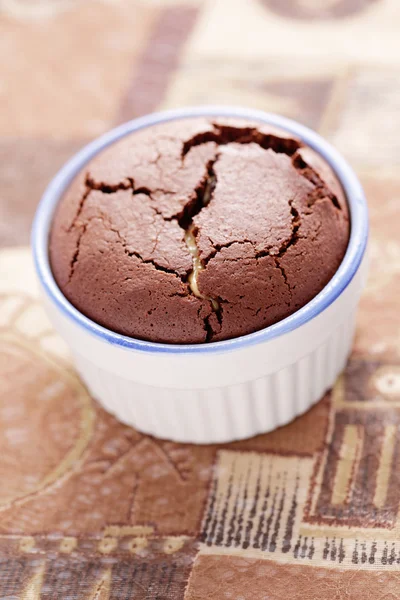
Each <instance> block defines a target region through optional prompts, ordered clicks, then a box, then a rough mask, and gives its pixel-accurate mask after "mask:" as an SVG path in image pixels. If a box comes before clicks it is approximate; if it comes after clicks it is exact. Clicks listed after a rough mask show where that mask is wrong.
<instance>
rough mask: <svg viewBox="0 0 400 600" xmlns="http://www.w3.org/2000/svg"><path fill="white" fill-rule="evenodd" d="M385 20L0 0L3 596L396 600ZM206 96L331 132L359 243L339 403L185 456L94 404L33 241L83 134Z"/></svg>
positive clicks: (395, 53)
mask: <svg viewBox="0 0 400 600" xmlns="http://www.w3.org/2000/svg"><path fill="white" fill-rule="evenodd" d="M178 2H179V4H178ZM399 24H400V3H399V2H398V0H324V1H322V0H210V1H209V2H201V1H200V0H198V1H196V0H164V1H163V0H158V1H157V0H142V1H139V0H107V1H106V0H102V1H101V0H97V1H96V0H0V56H1V59H0V105H1V110H0V211H1V212H0V214H1V219H0V243H1V245H2V248H3V249H2V250H1V251H0V597H1V598H2V599H9V600H11V599H13V600H14V599H19V598H21V599H25V600H28V599H29V600H33V599H39V598H40V599H43V600H50V599H51V600H54V599H64V600H68V599H71V600H73V599H74V600H75V599H82V600H89V599H91V600H106V599H107V600H122V599H131V598H132V599H138V600H142V599H152V600H153V599H154V600H155V599H159V600H164V599H168V600H172V599H174V600H179V599H183V598H184V599H185V600H200V599H201V600H223V599H231V600H267V599H268V600H283V599H285V600H297V599H301V600H304V599H308V600H313V599H317V598H318V599H323V600H341V599H346V600H353V599H354V600H356V599H357V600H358V599H361V598H363V599H373V600H384V599H386V600H395V599H398V598H400V519H399V502H400V468H399V466H398V464H399V460H400V316H399V301H398V296H399V293H400V241H399V233H398V229H399V215H400V197H399V194H400V175H399V172H400V171H399V166H400V158H399V157H400V68H399V55H400V36H399ZM203 102H214V103H234V104H242V105H248V106H252V107H257V108H261V109H265V110H271V111H277V112H280V113H283V114H285V115H288V116H290V117H294V118H295V119H298V120H300V121H302V122H304V123H306V124H307V125H309V126H311V127H313V128H315V129H317V130H318V131H319V132H321V133H322V134H323V135H325V136H326V137H327V138H328V139H329V140H331V141H332V142H333V143H334V144H336V146H337V147H338V148H339V149H340V150H341V151H342V152H343V153H344V154H345V156H346V157H347V158H348V159H349V160H350V161H351V163H352V164H353V165H354V167H355V168H356V170H357V171H358V173H359V174H360V176H361V178H362V181H363V183H364V185H365V188H366V192H367V195H368V200H369V204H370V210H371V221H372V239H371V246H370V255H371V276H370V279H369V285H368V287H367V289H366V292H365V294H364V297H363V300H362V303H361V309H360V311H359V319H358V331H357V336H356V341H355V347H354V352H353V355H352V357H351V360H350V362H349V365H348V368H347V370H346V372H345V373H344V374H343V376H342V378H341V379H340V381H338V383H337V385H336V386H335V388H334V390H333V391H332V392H331V393H329V394H328V395H327V396H326V397H325V398H324V399H323V400H322V401H321V402H320V403H319V404H318V405H317V406H315V408H313V409H312V410H311V411H310V412H309V413H307V414H306V415H304V416H303V417H301V418H299V419H298V420H296V421H295V422H294V423H292V424H291V425H289V426H287V427H285V428H283V429H280V430H278V431H276V432H274V433H271V434H268V435H264V436H259V437H257V438H254V439H252V440H248V441H245V442H240V443H234V444H230V445H226V446H208V447H195V446H191V445H178V444H174V443H170V442H165V441H160V440H156V439H153V438H150V437H146V436H144V435H141V434H140V433H138V432H136V431H134V430H133V429H130V428H128V427H126V426H124V425H121V424H120V423H118V422H117V421H116V420H115V419H114V418H113V417H111V416H109V415H108V414H106V413H105V412H104V410H102V409H101V408H100V407H99V405H98V404H97V403H96V402H95V401H93V400H92V399H91V398H90V397H89V395H88V393H87V391H86V389H85V388H84V386H83V385H82V383H81V382H80V381H79V379H78V377H77V375H76V374H75V372H74V369H73V367H72V366H71V363H70V360H69V357H68V352H67V350H66V348H65V347H64V345H63V343H62V341H61V340H60V339H59V338H58V337H57V336H56V335H55V334H54V333H53V331H52V330H51V327H50V325H49V323H48V322H47V320H46V317H45V315H44V313H43V311H42V307H41V304H40V302H39V301H38V300H37V296H36V287H35V279H34V274H33V269H32V264H31V257H30V252H29V249H28V247H27V244H28V242H29V228H30V224H31V220H32V215H33V212H34V209H35V207H36V205H37V202H38V200H39V197H40V195H41V192H42V191H43V189H44V186H45V185H46V183H47V182H48V180H49V178H50V177H51V176H52V175H53V174H54V173H55V171H56V170H57V169H58V167H60V166H61V165H62V163H63V162H64V161H65V160H66V158H67V157H69V156H70V155H71V154H72V153H73V152H75V151H76V150H77V149H78V148H79V147H80V146H81V145H82V144H83V143H85V142H86V141H88V140H89V139H91V138H92V137H94V136H97V135H98V134H100V133H102V132H103V131H105V130H107V129H108V128H110V127H111V126H113V125H115V124H117V123H120V122H122V121H125V120H128V119H130V118H132V117H135V116H137V115H140V114H143V113H146V112H150V111H153V110H155V109H158V108H161V107H176V106H182V105H187V104H199V103H203Z"/></svg>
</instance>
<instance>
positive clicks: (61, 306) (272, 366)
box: [32, 107, 368, 443]
mask: <svg viewBox="0 0 400 600" xmlns="http://www.w3.org/2000/svg"><path fill="white" fill-rule="evenodd" d="M193 116H225V117H244V118H246V119H250V120H258V121H261V122H263V123H268V124H271V125H274V126H277V127H281V128H283V129H286V130H287V131H289V132H291V133H292V134H294V135H295V136H297V137H299V138H300V139H302V140H303V141H304V142H305V144H307V145H309V146H311V148H313V149H314V150H316V151H317V152H318V153H319V154H320V155H322V157H323V158H324V159H325V160H326V161H327V162H328V163H329V164H330V166H331V167H332V169H333V170H334V171H335V173H336V175H337V177H338V178H339V180H340V181H341V183H342V186H343V188H344V191H345V193H346V196H347V199H348V203H349V207H350V214H351V236H350V242H349V246H348V249H347V252H346V255H345V257H344V259H343V262H342V264H341V265H340V268H339V269H338V271H337V273H336V274H335V276H334V277H333V278H332V280H331V281H330V282H329V283H328V285H327V286H326V287H325V288H324V289H323V290H322V291H321V293H320V294H318V296H316V297H315V298H314V299H313V300H312V301H311V302H309V303H308V304H307V305H306V306H304V307H303V308H302V309H301V310H299V311H297V312H296V313H295V314H293V315H292V316H290V317H288V318H286V319H284V320H282V321H280V322H279V323H277V324H275V325H273V326H271V327H267V328H266V329H263V330H261V331H258V332H256V333H253V334H251V335H246V336H243V337H240V338H236V339H233V340H229V341H225V342H217V343H211V344H200V345H187V346H185V345H169V344H156V343H151V342H146V341H141V340H137V339H133V338H128V337H125V336H123V335H119V334H117V333H114V332H112V331H109V330H107V329H105V328H104V327H101V326H100V325H98V324H97V323H94V322H93V321H91V320H90V319H88V318H87V317H85V316H84V315H83V314H81V313H80V312H79V311H78V310H77V309H76V308H74V307H73V306H72V305H71V304H70V303H69V302H68V300H67V299H66V298H65V297H64V295H63V294H62V292H61V291H60V289H59V288H58V286H57V284H56V283H55V281H54V278H53V275H52V272H51V269H50V265H49V256H48V237H49V229H50V226H51V222H52V217H53V213H54V210H55V207H56V205H57V203H58V201H59V199H60V197H61V196H62V194H63V192H64V191H65V189H66V188H67V187H68V185H69V184H70V182H71V180H72V179H73V178H74V177H75V176H76V174H77V173H78V172H79V171H80V170H81V169H82V168H83V167H84V165H85V164H86V163H87V162H88V161H89V160H90V159H91V158H92V157H93V156H94V155H95V154H97V153H98V152H100V151H101V150H103V149H104V148H106V147H107V146H109V145H110V144H112V143H113V142H115V141H117V140H118V139H120V138H121V137H123V136H125V135H127V134H129V133H131V132H133V131H137V130H139V129H141V128H143V127H148V126H150V125H153V124H156V123H161V122H164V121H169V120H172V119H177V118H185V117H193ZM367 238H368V212H367V207H366V202H365V198H364V194H363V190H362V188H361V185H360V183H359V181H358V179H357V177H356V176H355V174H354V172H353V171H352V169H351V168H350V167H349V166H348V165H347V163H346V162H345V161H344V159H343V158H342V157H341V156H340V155H339V154H338V152H337V151H336V150H335V149H334V148H332V147H331V146H330V145H329V144H328V143H327V142H326V141H324V140H323V139H322V138H321V137H320V136H319V135H317V134H316V133H314V132H313V131H311V130H309V129H307V128H305V127H303V126H302V125H299V124H298V123H295V122H293V121H290V120H288V119H285V118H282V117H278V116H276V115H272V114H266V113H264V112H260V111H255V110H246V109H241V108H228V107H200V108H190V109H183V110H177V111H169V112H164V113H158V114H153V115H150V116H146V117H143V118H140V119H136V120H134V121H131V122H129V123H126V124H124V125H121V126H120V127H118V128H116V129H114V130H112V131H110V132H109V133H107V134H106V135H104V136H102V137H100V138H99V139H97V140H95V141H94V142H93V143H91V144H89V145H88V146H86V147H85V148H84V149H83V150H81V151H80V152H79V153H78V154H77V155H76V156H74V157H73V158H72V159H71V160H70V161H69V162H68V163H67V164H66V165H65V166H64V167H63V168H62V169H61V171H60V172H59V173H58V174H57V176H56V177H55V178H54V180H53V181H52V182H51V184H50V185H49V187H48V189H47V190H46V192H45V194H44V196H43V199H42V201H41V203H40V205H39V208H38V210H37V214H36V218H35V222H34V226H33V233H32V244H33V253H34V260H35V265H36V270H37V273H38V276H39V281H40V285H41V288H42V291H43V294H44V300H45V304H46V307H47V310H48V314H49V316H50V318H51V320H52V322H53V324H54V327H55V328H56V329H57V331H58V332H59V333H60V335H61V336H62V337H63V338H64V339H65V340H66V341H67V343H68V344H69V346H70V348H71V351H72V354H73V356H74V359H75V362H76V367H77V369H78V371H79V373H80V374H81V376H82V379H83V380H84V381H85V382H86V384H87V386H88V388H89V390H90V392H91V393H92V394H93V396H94V397H95V398H97V399H98V400H99V401H100V402H101V403H102V404H103V405H104V406H105V408H106V409H107V410H108V411H110V412H111V413H114V414H115V415H116V416H117V417H118V418H119V419H120V420H121V421H123V422H125V423H128V424H129V425H133V426H134V427H136V428H137V429H139V430H141V431H143V432H146V433H149V434H153V435H155V436H159V437H161V438H168V439H171V440H176V441H180V442H195V443H211V442H227V441H230V440H237V439H242V438H247V437H250V436H253V435H255V434H257V433H261V432H267V431H270V430H272V429H274V428H275V427H278V426H279V425H283V424H285V423H288V422H289V421H291V420H292V419H293V418H294V417H296V416H297V415H300V414H302V413H304V412H305V411H306V410H307V409H309V408H310V407H311V406H312V404H314V403H315V402H316V401H317V400H319V399H320V398H321V397H322V396H323V394H324V393H325V392H326V391H327V390H328V389H329V388H330V387H332V385H333V384H334V382H335V380H336V378H337V376H338V374H339V373H340V372H341V371H342V369H343V368H344V366H345V364H346V361H347V358H348V355H349V352H350V349H351V344H352V339H353V332H354V323H355V311H356V307H357V303H358V300H359V297H360V293H361V290H362V288H363V284H364V282H365V278H366V260H365V259H364V257H365V250H366V246H367Z"/></svg>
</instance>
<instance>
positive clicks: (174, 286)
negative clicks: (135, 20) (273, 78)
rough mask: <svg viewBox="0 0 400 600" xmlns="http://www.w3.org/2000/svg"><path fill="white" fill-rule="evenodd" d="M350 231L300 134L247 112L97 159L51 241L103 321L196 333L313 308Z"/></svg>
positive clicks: (214, 337) (159, 128) (189, 339)
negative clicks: (293, 134)
mask: <svg viewBox="0 0 400 600" xmlns="http://www.w3.org/2000/svg"><path fill="white" fill-rule="evenodd" d="M348 239H349V216H348V208H347V203H346V200H345V198H344V195H343V192H342V189H341V187H340V185H339V183H338V181H337V180H336V178H335V177H334V175H333V173H332V172H331V170H330V169H329V167H328V166H327V165H326V164H325V163H324V162H323V161H322V159H321V158H320V157H319V156H318V155H316V154H315V153H314V152H313V151H312V150H311V149H309V148H307V147H304V146H303V145H302V144H301V142H300V141H299V140H297V139H294V138H292V137H291V136H290V135H288V134H287V133H286V132H284V131H280V130H276V129H273V128H271V127H269V126H265V125H260V124H259V123H253V122H248V121H244V120H238V119H236V120H230V119H209V120H208V119H182V120H178V121H171V122H168V123H164V124H161V125H156V126H153V127H148V128H146V129H143V130H140V131H138V132H135V133H133V134H131V135H129V136H127V137H125V138H123V139H122V140H121V141H119V142H117V143H115V144H114V145H112V146H111V147H109V148H108V149H107V150H105V151H103V152H102V153H101V154H99V155H98V156H97V157H96V158H95V159H94V160H93V161H92V162H91V163H90V164H88V165H87V166H86V168H85V169H84V170H83V171H82V172H81V173H80V175H79V176H78V177H77V178H76V179H75V181H74V182H73V183H72V185H71V186H70V188H69V189H68V191H67V193H66V194H65V195H64V197H63V198H62V200H61V202H60V204H59V206H58V208H57V211H56V214H55V217H54V221H53V226H52V231H51V235H50V242H49V251H50V260H51V266H52V270H53V274H54V277H55V279H56V281H57V284H58V285H59V287H60V289H61V290H62V292H63V293H64V295H65V296H66V297H67V298H68V299H69V301H70V302H71V303H72V304H73V305H74V306H75V307H76V308H77V309H79V310H80V311H81V312H82V313H83V314H85V315H87V316H88V317H89V318H91V319H92V320H94V321H96V322H97V323H99V324H101V325H103V326H104V327H107V328H108V329H111V330H113V331H116V332H118V333H122V334H124V335H127V336H131V337H134V338H140V339H145V340H149V341H152V342H164V343H180V344H190V343H193V344H198V343H203V342H216V341H220V340H226V339H230V338H234V337H237V336H241V335H246V334H249V333H252V332H254V331H257V330H260V329H262V328H264V327H267V326H269V325H272V324H273V323H276V322H277V321H279V320H281V319H284V318H285V317H287V316H289V315H291V314H292V313H293V312H295V311H296V310H298V309H299V308H301V307H302V306H304V305H305V304H306V303H307V302H309V301H310V300H311V299H312V298H313V297H314V296H316V294H318V293H319V292H320V291H321V290H322V289H323V287H324V286H325V285H326V284H327V283H328V282H329V280H330V279H331V278H332V276H333V275H334V273H335V272H336V270H337V269H338V267H339V265H340V263H341V261H342V259H343V256H344V254H345V251H346V247H347V243H348Z"/></svg>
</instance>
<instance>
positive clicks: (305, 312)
mask: <svg viewBox="0 0 400 600" xmlns="http://www.w3.org/2000/svg"><path fill="white" fill-rule="evenodd" d="M190 117H239V118H245V119H248V120H255V121H260V122H263V123H265V124H268V125H274V126H276V127H280V128H282V129H285V130H286V131H288V132H289V133H291V134H293V135H295V136H296V137H298V138H300V139H301V140H302V141H303V142H304V143H305V144H307V145H308V146H310V147H311V148H312V149H314V150H315V151H316V152H318V153H319V154H320V155H321V156H322V157H323V158H324V159H325V160H326V161H327V162H328V164H329V165H330V166H331V168H332V169H333V170H334V172H335V173H336V175H337V177H338V178H339V180H340V182H341V184H342V187H343V189H344V192H345V194H346V197H347V201H348V204H349V209H350V219H351V231H350V240H349V245H348V248H347V251H346V254H345V256H344V258H343V261H342V263H341V265H340V267H339V269H338V270H337V272H336V273H335V275H334V276H333V278H332V279H331V280H330V281H329V283H328V284H327V285H326V286H325V288H324V289H323V290H322V291H321V292H320V293H319V294H318V295H317V296H315V298H313V299H312V300H311V301H310V302H309V303H308V304H306V305H305V306H303V308H301V309H300V310H298V311H296V312H295V313H294V314H292V315H291V316H289V317H287V318H286V319H283V320H282V321H279V322H278V323H276V324H275V325H271V326H269V327H266V328H265V329H261V330H260V331H257V332H255V333H251V334H248V335H244V336H241V337H238V338H234V339H232V340H226V341H222V342H211V343H208V344H189V345H184V344H162V343H155V342H148V341H144V340H139V339H135V338H130V337H127V336H124V335H121V334H118V333H115V332H113V331H110V330H109V329H106V328H105V327H102V326H101V325H98V324H97V323H95V322H94V321H92V320H90V319H89V318H88V317H85V316H84V315H83V314H82V313H81V312H80V311H78V310H77V309H76V308H75V307H74V306H73V305H72V304H71V303H70V302H69V301H68V300H67V298H66V297H65V296H64V295H63V293H62V292H61V290H60V289H59V287H58V286H57V284H56V282H55V279H54V277H53V274H52V272H51V268H50V262H49V255H48V237H49V231H50V227H51V222H52V218H53V214H54V210H55V208H56V206H57V203H58V201H59V199H60V198H61V196H62V195H63V193H64V192H65V190H66V189H67V187H68V186H69V184H70V183H71V181H72V180H73V179H74V178H75V176H76V175H77V174H78V173H79V171H81V169H82V168H83V167H84V166H85V164H86V163H87V162H88V161H89V160H91V159H92V158H93V157H94V156H95V155H96V154H98V153H99V152H101V151H102V150H104V149H105V148H106V147H107V146H109V145H111V144H113V143H114V142H116V141H118V140H119V139H120V138H122V137H124V136H126V135H128V134H130V133H132V132H134V131H137V130H139V129H143V128H145V127H149V126H151V125H155V124H158V123H163V122H167V121H171V120H175V119H182V118H190ZM367 240H368V209H367V204H366V200H365V195H364V192H363V189H362V187H361V184H360V182H359V181H358V179H357V177H356V175H355V173H354V171H353V170H352V168H351V167H350V166H349V165H348V163H347V162H346V161H345V160H344V158H343V157H342V156H341V155H340V154H339V152H338V151H337V150H335V148H333V147H332V146H331V145H330V144H329V143H328V142H326V141H325V140H324V139H323V138H321V137H320V136H319V135H318V134H317V133H315V132H314V131H312V130H311V129H308V128H307V127H305V126H303V125H301V124H299V123H296V122H295V121H292V120H291V119H287V118H285V117H280V116H278V115H274V114H270V113H264V112H263V111H258V110H252V109H244V108H240V107H228V106H203V107H193V108H184V109H178V110H171V111H165V112H160V113H154V114H151V115H147V116H144V117H141V118H138V119H134V120H133V121H129V122H128V123H124V124H123V125H120V126H119V127H116V128H115V129H113V130H111V131H109V132H108V133H106V134H104V135H102V136H101V137H99V138H97V139H96V140H94V141H93V142H91V143H90V144H88V145H87V146H85V147H84V148H82V150H80V151H79V152H78V153H77V154H76V155H75V156H73V157H72V158H71V159H70V160H69V161H68V162H67V163H66V164H65V165H64V166H63V167H62V169H61V170H60V171H59V172H58V173H57V175H56V176H55V177H54V179H53V180H52V181H51V183H50V184H49V186H48V187H47V189H46V191H45V193H44V195H43V197H42V200H41V201H40V204H39V206H38V209H37V211H36V215H35V219H34V223H33V227H32V249H33V257H34V263H35V267H36V271H37V273H38V276H39V279H40V281H41V284H42V286H43V288H44V290H45V292H46V294H47V295H48V296H49V297H50V298H51V299H52V301H53V302H54V303H55V304H56V305H57V307H58V308H59V309H60V310H61V311H62V312H63V313H64V315H66V316H67V317H68V318H70V319H71V320H73V321H75V322H76V323H77V324H78V325H79V326H80V327H82V328H83V329H85V330H86V331H88V332H90V333H91V334H92V335H94V336H96V337H98V338H101V339H103V340H105V341H107V342H109V343H111V344H114V345H117V346H120V347H123V348H126V349H131V350H137V351H144V352H150V353H153V352H163V353H167V354H176V353H212V352H225V351H227V350H235V349H238V348H244V347H246V346H250V345H253V344H258V343H260V342H265V341H267V340H270V339H272V338H276V337H278V336H280V335H283V334H286V333H289V332H290V331H293V330H294V329H297V328H298V327H300V326H301V325H303V324H304V323H306V322H307V321H310V320H311V319H313V318H314V317H316V316H317V315H318V314H319V313H321V312H322V311H323V310H325V309H326V308H327V307H328V306H329V305H330V304H332V302H334V301H335V300H336V298H337V297H338V296H339V295H340V294H341V293H342V292H343V291H344V290H345V288H346V287H347V286H348V285H349V283H350V282H351V280H352V279H353V277H354V275H355V273H356V272H357V270H358V268H359V266H360V264H361V261H362V259H363V256H364V253H365V249H366V246H367Z"/></svg>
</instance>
